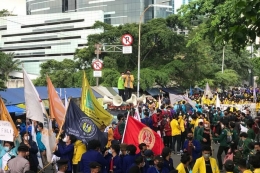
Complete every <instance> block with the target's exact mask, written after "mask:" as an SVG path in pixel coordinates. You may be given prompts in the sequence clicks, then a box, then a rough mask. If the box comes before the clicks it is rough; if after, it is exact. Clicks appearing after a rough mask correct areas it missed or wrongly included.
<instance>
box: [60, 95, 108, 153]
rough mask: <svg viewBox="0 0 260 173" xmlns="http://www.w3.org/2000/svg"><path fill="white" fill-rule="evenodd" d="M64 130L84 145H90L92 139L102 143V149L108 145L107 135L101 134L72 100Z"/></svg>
mask: <svg viewBox="0 0 260 173" xmlns="http://www.w3.org/2000/svg"><path fill="white" fill-rule="evenodd" d="M63 129H64V131H65V132H66V134H71V135H75V136H76V137H77V139H79V140H82V142H83V143H86V144H87V143H88V141H90V140H92V139H97V140H99V141H100V142H101V147H102V148H103V147H105V146H106V144H107V133H104V132H101V131H100V130H99V128H98V127H97V126H96V125H95V123H93V121H92V120H91V118H89V117H88V116H87V115H86V114H85V113H84V112H82V110H81V109H80V108H79V107H78V106H77V105H76V104H75V103H74V102H73V101H72V100H71V101H70V103H69V107H68V109H67V113H66V117H65V122H64V125H63Z"/></svg>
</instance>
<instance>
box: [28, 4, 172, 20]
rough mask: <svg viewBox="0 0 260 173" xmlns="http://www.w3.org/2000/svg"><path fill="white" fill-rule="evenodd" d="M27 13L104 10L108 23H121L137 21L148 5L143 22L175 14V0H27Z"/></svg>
mask: <svg viewBox="0 0 260 173" xmlns="http://www.w3.org/2000/svg"><path fill="white" fill-rule="evenodd" d="M26 3H27V14H28V15H34V14H50V13H71V12H82V11H96V10H102V11H104V19H105V22H106V23H109V24H112V25H119V24H124V23H137V22H139V20H140V15H141V14H142V12H143V11H144V9H145V8H146V7H148V6H149V5H151V4H155V5H154V6H153V7H151V8H149V9H148V10H147V12H146V13H145V15H144V18H143V22H144V21H148V20H150V19H153V18H158V17H163V18H164V17H167V16H168V15H170V14H173V12H174V10H173V6H174V0H27V2H26Z"/></svg>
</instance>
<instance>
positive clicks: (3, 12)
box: [0, 9, 15, 17]
mask: <svg viewBox="0 0 260 173" xmlns="http://www.w3.org/2000/svg"><path fill="white" fill-rule="evenodd" d="M3 16H15V15H14V14H12V13H11V12H9V11H8V10H6V9H3V10H0V17H3Z"/></svg>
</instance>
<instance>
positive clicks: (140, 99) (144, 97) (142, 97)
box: [137, 94, 146, 104]
mask: <svg viewBox="0 0 260 173" xmlns="http://www.w3.org/2000/svg"><path fill="white" fill-rule="evenodd" d="M137 101H138V102H143V104H145V103H146V96H145V95H144V94H143V95H142V96H141V97H139V98H137Z"/></svg>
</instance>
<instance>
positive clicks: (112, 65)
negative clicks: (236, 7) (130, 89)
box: [35, 15, 251, 90]
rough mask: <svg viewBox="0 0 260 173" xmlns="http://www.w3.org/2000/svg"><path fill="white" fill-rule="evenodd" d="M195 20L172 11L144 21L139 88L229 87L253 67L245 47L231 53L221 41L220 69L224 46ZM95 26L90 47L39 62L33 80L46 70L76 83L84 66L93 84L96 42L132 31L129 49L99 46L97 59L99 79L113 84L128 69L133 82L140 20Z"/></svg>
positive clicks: (116, 41) (113, 41) (114, 41)
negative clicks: (185, 31)
mask: <svg viewBox="0 0 260 173" xmlns="http://www.w3.org/2000/svg"><path fill="white" fill-rule="evenodd" d="M198 19H199V20H200V21H198V22H197V24H199V25H198V27H197V28H192V27H191V23H189V22H187V18H183V17H182V16H178V15H171V16H169V17H167V18H166V19H162V18H159V19H153V20H150V21H148V22H147V23H145V24H142V26H141V27H142V28H141V52H140V53H141V73H140V88H141V89H144V90H145V89H147V88H150V87H152V86H154V85H161V86H172V85H176V84H177V85H180V86H182V87H186V88H187V87H190V86H194V85H199V86H203V87H204V86H205V84H206V83H207V82H209V83H210V84H211V86H214V85H219V84H221V85H226V86H227V85H228V84H235V83H239V82H240V81H242V80H241V79H247V77H248V73H247V69H248V68H249V67H251V62H250V61H249V59H248V57H249V54H248V52H247V51H245V50H240V51H239V53H237V52H235V51H234V50H233V49H232V44H229V43H227V44H226V46H225V63H224V69H225V73H223V74H220V73H219V71H221V64H222V49H223V46H222V45H221V44H219V43H214V41H213V40H212V38H213V37H210V35H209V36H207V37H205V38H204V39H202V36H203V34H202V33H203V32H205V33H206V32H207V33H210V31H209V30H208V29H207V26H208V23H207V22H208V21H209V20H204V18H198ZM93 28H95V29H101V30H103V32H101V33H100V34H92V35H89V36H88V43H87V44H88V46H87V47H86V48H83V49H77V50H76V52H75V61H72V60H64V61H62V62H57V61H53V60H50V61H47V62H46V63H44V64H42V65H41V68H42V69H41V77H40V78H39V79H37V80H36V81H35V83H36V84H37V85H45V84H46V82H45V76H46V74H48V75H49V76H50V77H51V79H52V81H53V83H54V85H55V86H56V87H80V86H81V77H82V73H81V72H80V71H81V70H82V69H83V70H85V71H86V73H87V77H88V79H89V82H90V84H91V85H95V78H93V70H92V68H91V64H92V61H93V59H95V57H96V55H95V53H94V52H95V47H94V45H95V44H96V43H100V44H102V45H121V36H122V35H124V34H131V35H132V36H133V38H134V42H133V44H132V47H133V53H132V54H122V53H121V52H106V51H105V50H104V49H102V53H101V55H100V56H99V58H100V60H102V61H103V64H104V66H103V69H102V78H100V79H99V84H100V85H103V86H114V87H116V86H117V80H118V77H119V76H120V73H121V72H124V71H126V70H127V69H129V70H131V71H132V74H134V77H135V82H134V85H135V86H136V84H137V60H138V25H137V24H135V23H132V24H124V25H120V26H112V25H109V24H106V23H102V22H96V23H95V24H94V25H93ZM178 28H180V29H185V28H186V29H189V30H190V32H189V35H188V36H184V35H181V34H180V35H178V34H177V33H176V32H175V31H176V30H177V29H178ZM201 30H202V31H201ZM211 36H213V35H211ZM198 38H200V39H198ZM194 40H196V41H194ZM187 45H188V46H187ZM61 73H63V74H61ZM228 77H231V78H233V79H232V80H231V81H232V82H231V83H228V82H227V81H226V79H227V78H228ZM62 81H64V82H62Z"/></svg>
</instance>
